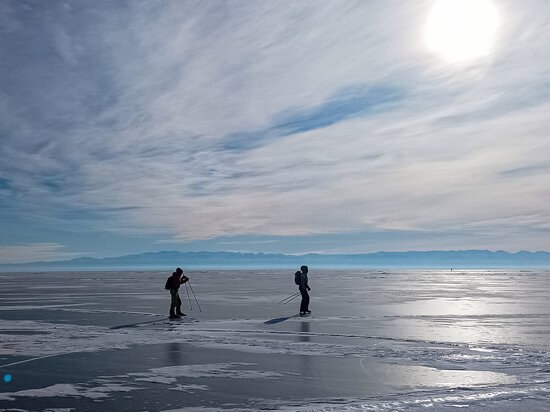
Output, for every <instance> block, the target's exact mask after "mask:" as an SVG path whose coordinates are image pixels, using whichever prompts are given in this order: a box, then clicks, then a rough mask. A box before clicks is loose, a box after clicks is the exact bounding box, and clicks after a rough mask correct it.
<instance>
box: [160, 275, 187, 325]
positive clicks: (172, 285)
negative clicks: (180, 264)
mask: <svg viewBox="0 0 550 412" xmlns="http://www.w3.org/2000/svg"><path fill="white" fill-rule="evenodd" d="M188 281H189V278H188V277H187V276H185V275H184V274H183V270H182V269H181V268H177V269H176V271H175V272H173V273H172V276H170V277H169V278H168V280H166V285H165V288H166V289H168V290H169V291H170V297H171V300H170V319H177V318H179V317H181V316H185V313H183V312H182V311H181V299H180V295H179V288H180V286H181V285H183V284H184V283H185V282H188Z"/></svg>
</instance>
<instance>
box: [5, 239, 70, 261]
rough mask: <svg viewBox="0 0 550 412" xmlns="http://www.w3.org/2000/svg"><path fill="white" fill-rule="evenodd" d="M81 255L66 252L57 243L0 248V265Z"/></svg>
mask: <svg viewBox="0 0 550 412" xmlns="http://www.w3.org/2000/svg"><path fill="white" fill-rule="evenodd" d="M80 254H81V253H75V252H68V251H67V250H66V249H65V246H63V245H60V244H57V243H37V244H29V245H9V246H0V263H22V262H29V261H32V260H38V261H50V260H64V259H69V258H73V257H75V256H77V255H80Z"/></svg>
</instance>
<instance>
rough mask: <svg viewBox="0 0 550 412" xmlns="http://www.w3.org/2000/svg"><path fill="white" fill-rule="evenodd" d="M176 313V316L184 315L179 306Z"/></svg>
mask: <svg viewBox="0 0 550 412" xmlns="http://www.w3.org/2000/svg"><path fill="white" fill-rule="evenodd" d="M176 315H177V316H185V313H183V312H182V311H181V308H176Z"/></svg>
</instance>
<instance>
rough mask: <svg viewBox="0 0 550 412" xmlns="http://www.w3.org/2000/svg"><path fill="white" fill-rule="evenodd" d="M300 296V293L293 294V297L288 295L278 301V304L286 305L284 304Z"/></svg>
mask: <svg viewBox="0 0 550 412" xmlns="http://www.w3.org/2000/svg"><path fill="white" fill-rule="evenodd" d="M299 295H300V292H296V293H295V294H293V295H290V296H288V297H286V298H284V299H282V300H280V301H279V302H280V303H282V304H283V305H284V304H285V303H286V302H290V301H291V300H292V299H294V298H295V297H297V296H299Z"/></svg>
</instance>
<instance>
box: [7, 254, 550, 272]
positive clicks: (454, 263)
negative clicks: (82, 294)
mask: <svg viewBox="0 0 550 412" xmlns="http://www.w3.org/2000/svg"><path fill="white" fill-rule="evenodd" d="M300 265H309V266H311V267H314V268H317V269H323V268H325V269H331V268H332V269H334V268H341V269H361V268H521V267H532V268H537V267H538V268H540V267H550V253H549V252H527V251H521V252H517V253H509V252H505V251H502V250H499V251H496V252H492V251H489V250H449V251H431V252H377V253H365V254H349V255H321V254H314V253H310V254H306V255H299V256H296V255H283V254H266V253H233V252H169V251H165V252H147V253H140V254H136V255H126V256H119V257H114V258H102V259H97V258H90V257H81V258H76V259H71V260H66V261H55V262H32V263H21V264H0V270H1V271H10V270H13V271H23V270H110V269H114V270H123V269H127V270H130V269H132V270H140V269H143V270H148V269H173V268H175V267H177V266H181V267H182V268H184V269H292V268H298V267H299V266H300Z"/></svg>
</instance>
